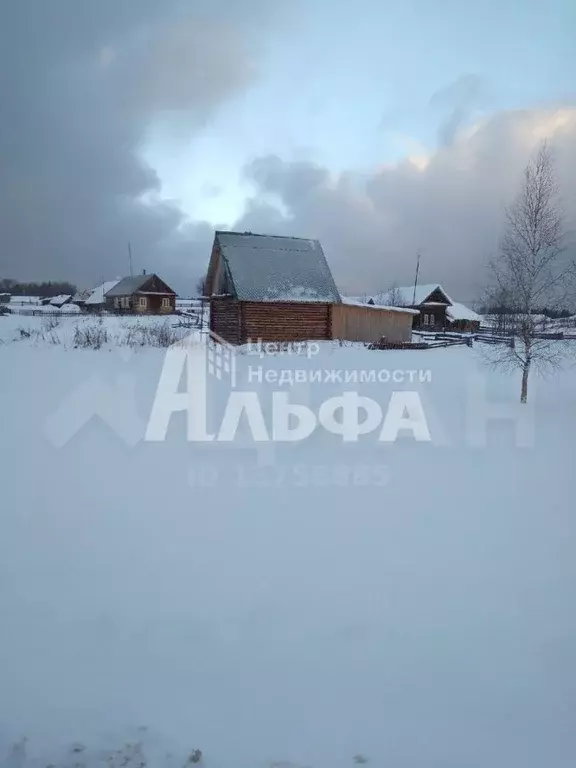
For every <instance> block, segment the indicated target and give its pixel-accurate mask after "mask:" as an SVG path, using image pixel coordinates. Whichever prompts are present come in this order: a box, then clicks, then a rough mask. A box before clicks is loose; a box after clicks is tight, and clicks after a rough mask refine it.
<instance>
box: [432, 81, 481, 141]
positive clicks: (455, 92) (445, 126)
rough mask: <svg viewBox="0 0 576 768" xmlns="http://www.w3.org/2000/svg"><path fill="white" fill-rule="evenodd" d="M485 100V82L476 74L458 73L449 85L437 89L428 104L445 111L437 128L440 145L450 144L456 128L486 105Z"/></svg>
mask: <svg viewBox="0 0 576 768" xmlns="http://www.w3.org/2000/svg"><path fill="white" fill-rule="evenodd" d="M487 100H488V89H487V86H486V83H485V81H484V80H483V78H481V77H479V76H478V75H472V74H467V75H460V77H458V78H456V80H454V81H453V82H451V83H450V84H449V85H447V86H445V87H444V88H440V89H438V90H437V91H436V92H435V93H434V94H433V95H432V97H431V99H430V106H431V107H436V108H440V109H442V110H444V111H446V114H445V117H444V118H443V119H442V121H441V123H440V127H439V130H438V141H439V143H440V146H443V147H446V146H449V145H450V144H452V142H453V141H454V139H455V138H456V136H457V134H458V130H459V129H460V128H461V127H462V126H463V125H464V124H465V123H466V122H467V121H468V120H469V119H470V117H471V116H472V115H473V114H474V112H475V111H476V110H477V109H479V108H481V107H484V106H485V105H486V102H487Z"/></svg>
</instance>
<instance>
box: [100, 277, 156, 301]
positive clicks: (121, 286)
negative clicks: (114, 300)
mask: <svg viewBox="0 0 576 768" xmlns="http://www.w3.org/2000/svg"><path fill="white" fill-rule="evenodd" d="M151 277H152V275H136V276H135V277H123V278H122V280H120V281H119V282H118V283H116V285H115V286H114V287H113V288H111V289H110V290H109V291H107V292H106V296H112V297H113V296H131V295H132V294H133V293H135V292H136V291H137V290H138V289H139V288H141V287H142V286H143V285H144V284H145V283H147V282H148V280H150V278H151Z"/></svg>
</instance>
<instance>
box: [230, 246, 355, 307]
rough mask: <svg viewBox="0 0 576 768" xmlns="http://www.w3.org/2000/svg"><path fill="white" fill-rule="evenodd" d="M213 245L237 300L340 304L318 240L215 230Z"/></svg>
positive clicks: (338, 295)
mask: <svg viewBox="0 0 576 768" xmlns="http://www.w3.org/2000/svg"><path fill="white" fill-rule="evenodd" d="M215 242H216V244H217V245H218V247H219V250H220V253H221V255H222V258H223V259H224V262H225V264H226V266H227V268H228V273H229V276H230V279H231V282H232V284H233V286H234V293H235V295H236V297H237V298H238V299H240V301H270V302H272V301H278V302H281V301H297V302H317V303H329V304H340V303H341V299H340V294H339V292H338V288H337V287H336V283H335V282H334V278H333V277H332V273H331V272H330V267H329V266H328V262H327V261H326V257H325V256H324V251H323V250H322V246H321V245H320V243H319V241H318V240H306V239H304V238H299V237H279V236H276V235H255V234H253V233H251V232H246V233H240V232H221V231H218V232H216V235H215Z"/></svg>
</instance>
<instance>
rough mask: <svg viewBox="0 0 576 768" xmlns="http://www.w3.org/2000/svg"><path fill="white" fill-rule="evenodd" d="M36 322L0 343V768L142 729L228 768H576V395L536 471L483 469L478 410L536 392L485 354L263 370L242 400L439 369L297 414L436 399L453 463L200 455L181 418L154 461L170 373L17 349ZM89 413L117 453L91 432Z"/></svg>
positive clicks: (304, 450) (555, 408)
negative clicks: (288, 380) (9, 761)
mask: <svg viewBox="0 0 576 768" xmlns="http://www.w3.org/2000/svg"><path fill="white" fill-rule="evenodd" d="M33 321H34V322H35V323H36V325H35V326H34V328H36V329H37V328H38V322H39V319H38V318H11V317H8V318H0V334H1V337H2V338H3V339H4V341H5V342H6V343H4V344H3V345H0V371H1V373H0V388H1V390H0V391H1V393H2V397H1V399H0V430H1V439H2V444H3V450H2V455H1V464H0V472H1V476H2V479H1V483H0V494H1V499H2V515H1V518H0V526H1V530H0V534H1V535H0V616H1V617H2V626H1V632H0V750H1V749H2V747H5V746H7V745H8V744H10V743H12V742H13V741H14V740H17V739H19V738H20V737H22V736H27V737H28V738H29V739H30V742H29V744H28V745H27V748H28V753H29V755H31V756H38V757H39V758H40V759H41V761H42V762H41V765H42V768H45V766H46V765H47V764H48V763H49V762H54V761H55V759H56V758H55V757H54V755H55V754H57V752H58V750H59V749H60V748H61V747H64V746H66V745H67V744H70V743H71V742H73V741H83V742H84V743H86V744H89V745H91V746H93V747H95V748H101V747H108V746H111V745H115V746H119V745H120V744H122V743H123V742H124V741H125V740H132V739H134V738H135V732H136V729H137V728H138V727H140V726H147V727H148V729H149V731H148V739H149V740H150V745H151V746H150V749H151V750H152V751H153V752H155V753H157V754H164V753H165V752H167V751H171V752H173V753H175V754H176V755H179V754H181V753H182V754H183V753H184V751H185V750H190V749H193V748H198V749H201V750H202V753H203V758H202V763H203V764H204V765H205V766H207V767H208V768H230V767H231V766H234V768H249V767H250V768H254V767H255V766H261V767H262V768H264V766H270V764H271V763H281V762H290V763H293V764H295V765H298V766H308V767H309V768H340V766H342V768H344V767H347V768H353V766H354V764H355V763H354V756H355V755H363V756H365V758H366V759H367V760H368V761H369V765H374V766H382V768H416V767H420V766H422V767H425V768H428V767H429V766H438V768H440V766H442V768H461V767H462V768H463V767H464V766H466V768H511V766H514V767H516V766H518V767H520V766H521V767H522V768H542V766H550V767H551V768H568V767H570V768H572V767H573V765H574V761H575V759H576V742H575V740H574V732H575V726H576V722H575V715H574V713H575V711H576V617H575V613H574V605H573V603H574V589H575V587H576V560H575V558H574V535H575V533H576V523H575V521H574V512H573V508H574V503H573V487H574V484H573V482H572V471H573V440H572V435H573V433H574V422H575V417H574V414H575V413H576V410H575V399H576V396H575V394H574V393H575V392H576V386H575V385H576V372H575V371H574V370H568V371H566V372H564V373H562V374H560V375H558V376H556V377H555V378H553V379H551V380H549V381H541V382H539V383H538V384H537V385H536V386H535V387H534V388H533V392H532V394H533V408H532V406H528V408H529V411H528V412H529V414H530V418H532V417H533V419H534V439H533V445H532V446H531V447H521V446H519V445H518V444H517V439H516V436H515V433H514V427H513V424H511V423H508V422H502V423H500V424H499V423H493V424H491V425H490V427H489V429H488V433H487V440H488V442H487V445H486V446H485V447H478V446H477V445H476V446H474V445H472V443H473V442H475V441H476V442H478V424H477V423H476V422H474V416H475V415H476V416H477V415H478V413H479V412H480V409H481V408H482V400H481V396H480V394H479V387H480V386H485V387H486V390H487V395H486V397H487V398H488V400H489V402H491V403H492V404H494V403H498V402H503V403H506V404H508V405H509V406H510V408H512V409H513V412H517V409H518V408H519V406H516V400H517V397H518V388H519V383H518V381H516V380H514V379H509V378H504V377H500V376H499V375H496V374H494V373H488V372H486V371H485V370H484V369H483V368H482V366H481V364H480V363H479V360H478V358H477V356H476V355H477V352H476V350H475V349H469V348H467V347H456V348H452V349H440V350H427V351H421V352H416V351H414V352H369V351H367V350H364V349H357V348H338V347H331V346H326V347H325V348H323V349H322V350H321V352H320V353H319V354H318V355H316V356H314V357H312V358H311V359H310V360H309V361H307V360H305V359H299V358H294V357H290V356H286V355H284V356H277V357H265V358H262V359H261V358H259V357H254V356H250V355H242V356H240V358H239V360H238V376H239V381H240V385H241V387H243V386H245V385H246V381H247V376H248V366H252V367H253V368H257V367H258V366H263V368H264V370H268V369H273V370H276V371H277V372H278V373H280V372H281V371H285V370H289V369H292V368H297V369H306V370H309V371H311V370H315V371H316V370H320V369H321V370H323V371H326V370H328V371H348V372H350V371H360V370H364V371H371V370H376V371H381V370H384V369H385V370H387V371H388V372H390V373H392V372H394V371H420V370H422V371H428V370H429V371H431V381H426V380H425V381H423V382H422V383H414V384H411V383H410V382H409V378H410V376H409V375H408V374H405V375H404V381H403V382H400V383H396V384H394V383H393V382H392V381H390V382H388V383H382V381H381V382H377V383H364V384H358V385H354V384H348V385H347V386H345V385H343V384H342V383H340V382H338V381H332V382H324V383H322V384H319V383H311V384H310V385H309V386H304V385H296V386H295V387H293V388H290V387H289V386H283V387H281V388H282V389H283V390H285V391H288V390H289V391H290V395H291V397H292V399H293V400H294V401H300V402H303V403H307V404H308V405H309V406H310V407H313V406H316V405H319V404H320V403H321V402H322V401H323V400H325V399H326V398H328V397H332V396H336V395H338V394H341V393H342V391H343V390H344V389H358V391H359V393H360V394H361V395H365V396H369V397H372V398H375V399H377V400H378V401H379V402H380V403H381V404H382V407H383V408H384V410H386V404H387V402H388V400H389V398H390V395H391V392H392V390H393V389H399V390H403V389H408V390H416V391H418V393H419V395H420V397H421V401H422V404H423V407H424V410H425V413H426V416H427V420H428V424H429V427H430V432H431V436H432V442H422V443H416V442H415V441H414V440H413V439H412V438H411V437H410V436H408V437H406V438H400V439H399V440H398V441H397V442H396V443H394V444H382V443H380V442H379V441H378V434H379V433H378V431H375V432H374V433H371V434H367V435H364V436H362V437H361V438H360V439H359V441H358V442H355V443H348V444H345V443H343V441H342V438H341V437H340V436H338V435H336V434H330V433H329V432H327V431H326V430H324V429H323V428H319V429H318V430H317V431H316V432H315V433H314V434H313V435H312V436H311V437H310V438H308V439H307V440H304V441H302V442H296V443H293V444H271V443H260V444H258V445H256V446H255V444H254V443H253V442H251V440H250V439H249V438H250V435H249V432H248V427H247V425H246V424H244V425H243V427H242V429H241V432H240V434H239V435H238V437H237V439H236V440H235V441H234V442H233V443H229V444H224V443H217V442H215V443H212V444H194V443H190V442H187V440H186V429H185V422H186V417H185V414H184V413H180V414H175V415H174V416H173V417H172V423H171V425H170V429H169V432H168V437H167V440H166V441H165V442H147V441H145V440H144V439H142V437H143V434H144V432H145V429H146V424H147V422H148V418H149V415H150V411H151V408H152V403H153V400H154V396H155V393H156V389H157V386H158V381H159V377H160V373H161V371H162V366H163V363H164V360H165V352H164V350H161V349H138V350H136V351H132V350H130V349H121V348H118V347H114V346H113V345H108V346H107V347H106V348H103V349H101V350H99V351H94V350H89V349H80V350H74V349H71V348H69V346H67V345H62V344H57V345H54V344H50V343H48V342H47V341H46V340H44V341H41V340H39V339H38V338H37V337H36V339H34V338H27V339H25V340H23V341H17V342H14V343H10V340H11V339H12V338H17V337H19V334H18V332H17V331H18V327H19V326H22V325H23V324H24V323H32V322H33ZM75 322H76V320H74V319H72V318H67V319H66V320H64V321H63V323H64V324H70V325H68V326H66V327H68V328H69V329H70V328H71V327H72V326H73V325H74V323H75ZM108 322H110V321H108ZM115 322H116V321H115ZM15 323H17V325H16V324H15ZM61 331H62V328H61V329H60V332H61ZM64 336H66V338H68V339H69V338H70V332H69V331H68V332H67V334H66V333H65V334H64ZM268 378H269V380H270V381H272V379H273V378H274V377H273V376H269V377H268ZM381 378H382V379H385V378H386V377H385V376H384V377H381ZM397 378H401V377H400V376H397ZM86 382H91V383H90V385H89V387H91V389H90V388H88V389H87V388H86V387H87V385H86ZM95 382H96V384H95ZM251 386H252V387H253V388H254V389H255V390H257V391H258V393H259V395H260V396H261V399H262V402H266V403H267V402H268V398H269V396H270V390H272V389H279V388H280V387H279V385H278V384H277V383H267V381H266V376H265V375H264V377H263V383H262V384H254V383H253V384H252V385H251ZM87 391H88V392H90V393H91V396H93V395H94V392H96V393H97V395H98V397H99V398H100V400H99V401H98V402H99V404H100V406H101V407H104V410H105V411H106V406H105V405H104V406H102V404H103V403H104V404H108V411H106V412H107V413H108V414H110V413H112V414H113V418H112V417H111V420H112V422H113V424H115V425H116V427H111V426H109V425H107V424H106V423H104V422H103V421H102V420H101V419H98V418H94V419H92V420H90V421H89V422H88V423H86V424H85V425H84V426H81V423H80V424H75V423H74V417H73V414H74V412H76V413H77V412H79V411H81V410H82V408H83V407H84V405H83V403H84V404H85V402H84V400H85V396H86V392H87ZM79 392H80V393H81V394H80V395H79V394H78V393H79ZM82 393H83V395H82ZM102 393H104V395H103V394H102ZM226 394H227V389H226V385H225V383H224V382H223V381H217V380H216V379H213V380H210V383H209V395H210V398H211V401H210V402H211V411H210V413H211V417H212V416H214V415H215V414H216V415H217V413H219V411H218V408H219V406H220V405H221V404H222V403H223V402H224V401H225V397H226ZM132 395H133V396H132ZM82 397H84V400H83V399H82ZM71 404H72V405H71ZM265 412H266V416H268V411H267V410H266V409H265ZM119 414H120V417H119ZM114 419H116V421H114ZM76 428H77V429H78V431H77V432H76V433H75V434H72V433H73V432H74V430H75V429H76ZM524 437H525V435H524ZM442 443H443V444H442ZM255 448H258V450H255ZM178 759H179V758H178ZM178 759H177V761H176V763H175V764H176V765H177V766H179V765H181V763H180V762H178ZM17 762H18V761H17V760H16V762H14V760H13V764H14V765H15V766H16V763H17ZM67 764H68V765H73V764H74V762H68V763H67ZM80 764H83V763H82V762H81V763H80ZM38 765H40V763H38Z"/></svg>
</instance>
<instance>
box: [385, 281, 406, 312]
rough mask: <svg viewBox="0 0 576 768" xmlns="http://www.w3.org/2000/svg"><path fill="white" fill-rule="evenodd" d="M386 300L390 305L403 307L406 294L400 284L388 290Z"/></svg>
mask: <svg viewBox="0 0 576 768" xmlns="http://www.w3.org/2000/svg"><path fill="white" fill-rule="evenodd" d="M386 302H387V304H388V306H390V307H402V306H403V305H404V296H403V295H402V291H401V290H400V289H399V288H398V286H396V285H393V286H392V288H390V290H389V291H388V295H387V297H386Z"/></svg>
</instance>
